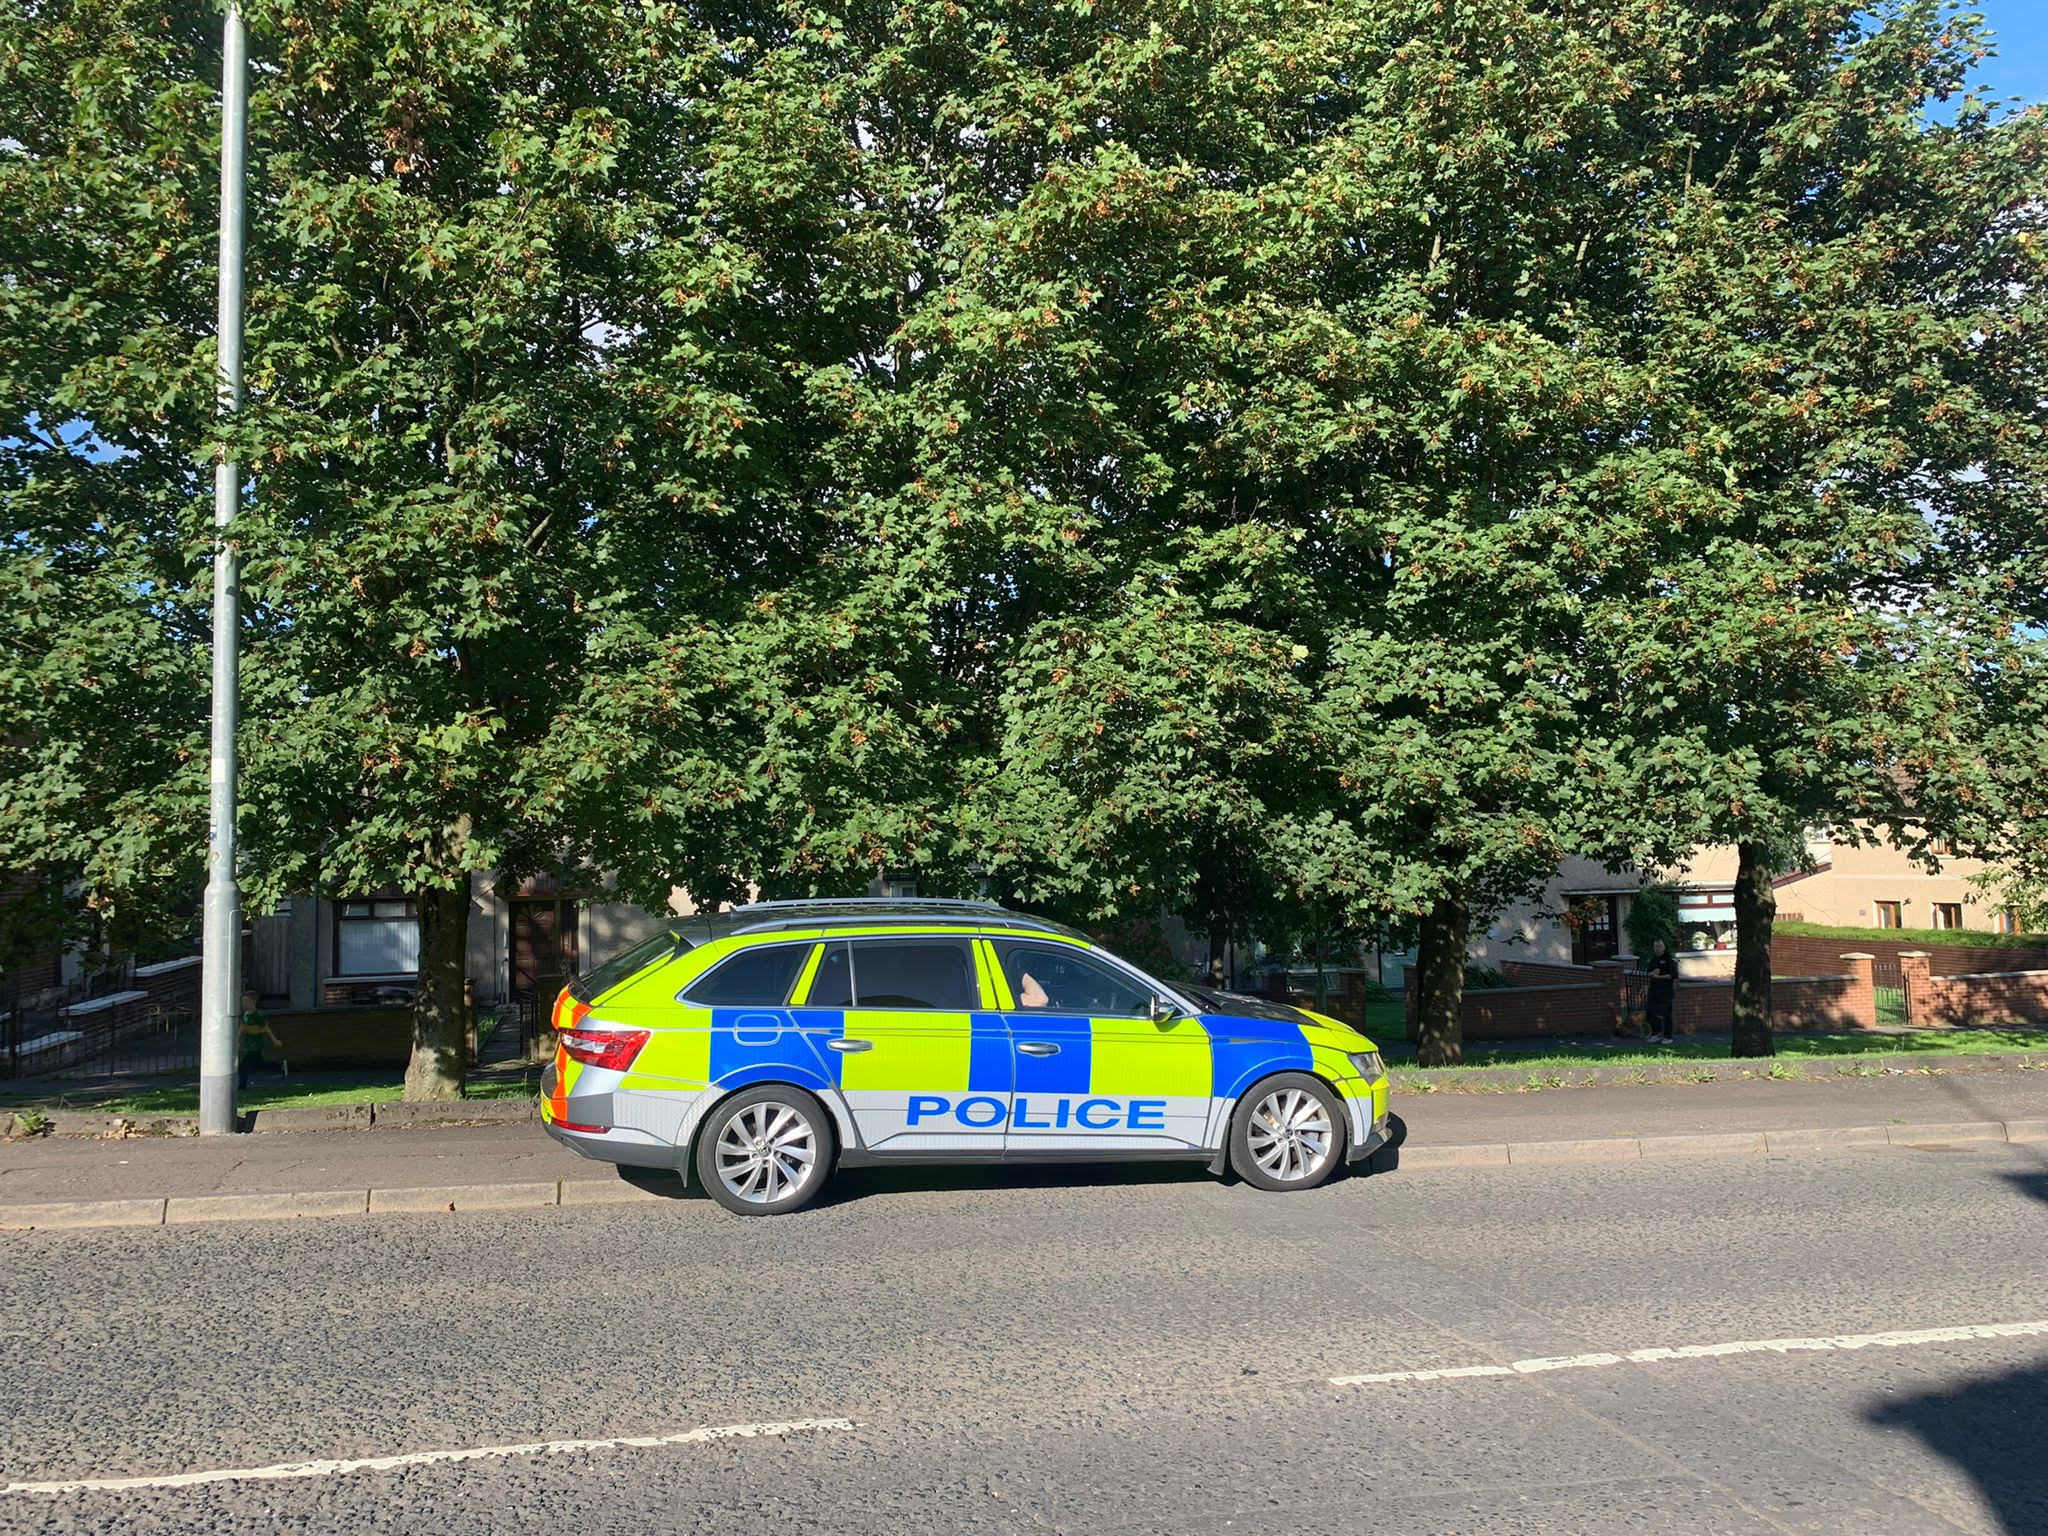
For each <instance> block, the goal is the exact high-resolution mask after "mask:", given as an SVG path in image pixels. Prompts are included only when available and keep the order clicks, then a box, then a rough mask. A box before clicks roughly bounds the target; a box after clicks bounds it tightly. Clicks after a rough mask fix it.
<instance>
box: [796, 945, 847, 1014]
mask: <svg viewBox="0 0 2048 1536" xmlns="http://www.w3.org/2000/svg"><path fill="white" fill-rule="evenodd" d="M804 1006H805V1007H806V1008H851V1007H852V1006H853V961H852V959H851V958H850V957H849V956H848V955H847V952H846V946H845V945H844V944H827V945H826V946H825V953H824V955H823V956H822V957H821V958H820V959H819V961H818V969H817V972H816V973H815V974H814V975H813V976H812V977H811V990H810V992H809V993H808V994H807V995H806V996H805V998H804Z"/></svg>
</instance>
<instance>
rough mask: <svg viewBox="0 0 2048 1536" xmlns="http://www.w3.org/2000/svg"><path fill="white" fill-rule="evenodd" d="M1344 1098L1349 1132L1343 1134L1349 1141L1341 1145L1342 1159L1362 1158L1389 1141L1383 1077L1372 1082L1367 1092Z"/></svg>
mask: <svg viewBox="0 0 2048 1536" xmlns="http://www.w3.org/2000/svg"><path fill="white" fill-rule="evenodd" d="M1344 1102H1345V1104H1346V1106H1347V1107H1348V1108H1349V1109H1350V1111H1351V1134H1350V1136H1349V1137H1348V1138H1346V1139H1347V1140H1348V1142H1349V1143H1350V1145H1348V1146H1347V1147H1346V1148H1345V1149H1344V1161H1345V1162H1347V1163H1357V1162H1363V1161H1364V1160H1365V1159H1366V1158H1368V1157H1371V1156H1372V1155H1373V1153H1375V1152H1377V1151H1379V1149H1380V1148H1381V1147H1384V1146H1385V1145H1386V1144H1387V1141H1388V1135H1389V1133H1388V1130H1387V1081H1386V1079H1385V1078H1381V1079H1380V1080H1379V1081H1378V1082H1376V1083H1374V1084H1373V1088H1372V1093H1371V1094H1370V1095H1369V1096H1361V1097H1359V1098H1355V1099H1346V1100H1345V1101H1344Z"/></svg>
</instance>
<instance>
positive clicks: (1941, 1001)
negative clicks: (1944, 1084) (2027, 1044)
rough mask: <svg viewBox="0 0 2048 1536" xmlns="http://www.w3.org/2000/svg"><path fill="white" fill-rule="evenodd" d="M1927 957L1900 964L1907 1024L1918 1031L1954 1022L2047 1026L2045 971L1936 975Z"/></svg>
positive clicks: (1912, 957)
mask: <svg viewBox="0 0 2048 1536" xmlns="http://www.w3.org/2000/svg"><path fill="white" fill-rule="evenodd" d="M1931 958H1932V955H1931V953H1930V954H1924V955H1916V954H1907V955H1905V956H1903V957H1902V958H1901V959H1900V961H1899V968H1900V970H1901V971H1902V972H1903V973H1904V977H1905V982H1906V1022H1907V1023H1909V1024H1913V1025H1916V1026H1920V1027H1923V1028H1924V1027H1928V1026H1933V1025H1956V1024H2006V1023H2048V970H2038V971H1986V972H1982V973H1980V974H1978V975H1974V976H1954V975H1938V974H1935V973H1933V972H1932V971H1931V970H1930V969H1929V967H1928V961H1929V960H1930V959H1931Z"/></svg>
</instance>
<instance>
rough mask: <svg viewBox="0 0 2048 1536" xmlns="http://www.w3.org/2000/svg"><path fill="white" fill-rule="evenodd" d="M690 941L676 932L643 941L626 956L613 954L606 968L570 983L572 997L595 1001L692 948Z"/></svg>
mask: <svg viewBox="0 0 2048 1536" xmlns="http://www.w3.org/2000/svg"><path fill="white" fill-rule="evenodd" d="M692 947H693V945H692V943H691V941H690V940H689V939H687V938H685V937H684V936H683V935H682V934H680V933H677V932H675V931H674V930H673V929H665V930H663V931H662V932H660V933H657V934H656V935H655V936H654V937H653V938H651V939H642V940H641V941H640V942H639V943H638V944H635V945H634V946H633V947H632V948H631V949H629V950H627V951H626V952H625V953H624V954H620V955H614V956H612V958H611V959H609V960H607V961H605V963H604V964H603V965H600V966H597V967H595V968H594V969H591V970H588V971H585V972H584V973H583V974H582V975H581V976H578V977H577V978H576V979H575V980H574V981H572V982H570V983H569V995H570V996H571V997H573V998H575V999H576V1001H577V1002H579V1003H591V1002H595V1001H596V1000H597V999H598V998H599V997H600V996H602V995H603V994H604V993H606V992H609V991H611V989H612V988H613V987H616V986H617V985H618V984H619V983H620V982H622V981H626V980H629V979H630V978H632V977H634V976H637V975H639V974H640V972H642V971H644V970H646V969H647V967H648V966H650V965H653V964H655V963H656V962H657V961H661V960H669V959H672V958H674V957H675V956H677V955H680V954H682V953H683V952H684V951H685V950H687V949H690V948H692Z"/></svg>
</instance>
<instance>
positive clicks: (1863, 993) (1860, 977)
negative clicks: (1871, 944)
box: [1842, 951, 1877, 1029]
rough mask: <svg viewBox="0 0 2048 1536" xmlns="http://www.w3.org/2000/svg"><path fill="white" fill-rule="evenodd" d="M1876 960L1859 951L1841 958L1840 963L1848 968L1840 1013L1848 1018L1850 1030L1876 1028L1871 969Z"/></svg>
mask: <svg viewBox="0 0 2048 1536" xmlns="http://www.w3.org/2000/svg"><path fill="white" fill-rule="evenodd" d="M1876 959H1877V956H1875V955H1866V954H1863V953H1861V952H1860V951H1858V952H1855V953H1852V954H1847V955H1844V956H1842V963H1843V964H1844V965H1845V966H1847V967H1848V968H1849V990H1848V992H1847V993H1846V994H1844V995H1843V998H1842V1011H1843V1012H1844V1013H1846V1014H1847V1015H1848V1016H1849V1018H1848V1023H1849V1027H1850V1028H1851V1029H1875V1028H1877V983H1876V981H1875V980H1874V979H1873V973H1872V969H1871V967H1872V964H1873V963H1874V962H1875V961H1876Z"/></svg>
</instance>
